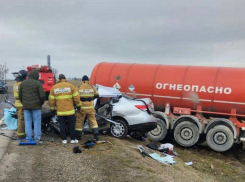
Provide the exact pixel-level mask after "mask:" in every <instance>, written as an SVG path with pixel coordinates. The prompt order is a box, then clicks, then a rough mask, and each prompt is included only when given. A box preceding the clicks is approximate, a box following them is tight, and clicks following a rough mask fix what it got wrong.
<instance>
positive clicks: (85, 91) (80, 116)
mask: <svg viewBox="0 0 245 182" xmlns="http://www.w3.org/2000/svg"><path fill="white" fill-rule="evenodd" d="M79 95H80V99H81V101H82V106H81V109H80V110H78V112H77V122H76V135H77V138H79V139H81V132H82V130H83V125H84V120H85V118H86V116H87V119H88V120H89V123H90V128H91V129H92V131H93V134H94V137H95V139H96V140H97V141H98V140H99V129H98V124H97V121H96V118H95V110H94V101H93V100H94V99H95V98H97V97H99V94H98V92H97V90H96V89H95V88H94V87H93V86H91V85H90V84H89V78H88V76H86V75H84V76H83V78H82V85H81V86H80V87H79Z"/></svg>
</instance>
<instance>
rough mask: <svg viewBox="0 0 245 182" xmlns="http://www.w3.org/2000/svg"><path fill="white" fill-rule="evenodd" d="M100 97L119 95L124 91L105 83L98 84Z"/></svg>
mask: <svg viewBox="0 0 245 182" xmlns="http://www.w3.org/2000/svg"><path fill="white" fill-rule="evenodd" d="M96 88H97V90H98V93H99V96H100V97H117V96H119V95H122V93H121V92H120V91H119V90H117V89H116V88H113V87H105V86H103V85H99V84H97V85H96Z"/></svg>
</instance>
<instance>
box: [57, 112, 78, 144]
mask: <svg viewBox="0 0 245 182" xmlns="http://www.w3.org/2000/svg"><path fill="white" fill-rule="evenodd" d="M58 120H59V123H60V134H61V138H62V140H66V122H67V123H68V128H69V133H70V138H71V140H75V139H76V137H75V126H76V117H75V115H70V116H58Z"/></svg>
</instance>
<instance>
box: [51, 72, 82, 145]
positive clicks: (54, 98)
mask: <svg viewBox="0 0 245 182" xmlns="http://www.w3.org/2000/svg"><path fill="white" fill-rule="evenodd" d="M59 80H60V81H59V82H58V83H57V84H55V85H54V86H53V88H52V89H51V92H50V94H49V106H50V110H51V111H52V112H55V107H56V111H57V115H58V121H59V124H60V134H61V138H62V143H63V144H66V143H67V138H66V121H67V122H68V126H69V133H70V138H71V143H78V140H77V139H76V136H75V125H76V117H75V109H74V103H75V104H76V107H77V108H78V109H80V108H81V101H80V97H79V94H78V92H77V90H76V88H75V87H74V86H73V85H72V84H70V83H68V82H67V81H66V77H65V75H63V74H60V75H59Z"/></svg>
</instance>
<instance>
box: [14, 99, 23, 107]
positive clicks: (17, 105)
mask: <svg viewBox="0 0 245 182" xmlns="http://www.w3.org/2000/svg"><path fill="white" fill-rule="evenodd" d="M14 105H15V107H23V105H22V103H21V102H20V100H18V99H16V100H15V104H14Z"/></svg>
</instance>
